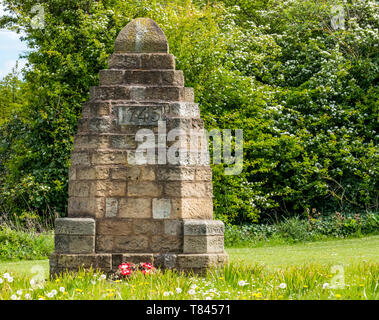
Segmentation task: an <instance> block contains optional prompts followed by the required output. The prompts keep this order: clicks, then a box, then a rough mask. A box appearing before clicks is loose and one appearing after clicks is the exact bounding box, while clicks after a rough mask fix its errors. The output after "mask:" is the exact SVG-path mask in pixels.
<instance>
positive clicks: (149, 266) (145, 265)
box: [142, 263, 154, 269]
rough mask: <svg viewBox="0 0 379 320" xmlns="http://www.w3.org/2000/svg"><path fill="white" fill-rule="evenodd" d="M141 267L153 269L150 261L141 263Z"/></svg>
mask: <svg viewBox="0 0 379 320" xmlns="http://www.w3.org/2000/svg"><path fill="white" fill-rule="evenodd" d="M142 267H144V268H146V269H153V268H154V267H153V265H152V264H151V263H144V264H143V265H142Z"/></svg>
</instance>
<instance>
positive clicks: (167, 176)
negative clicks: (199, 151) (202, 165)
mask: <svg viewBox="0 0 379 320" xmlns="http://www.w3.org/2000/svg"><path fill="white" fill-rule="evenodd" d="M158 180H161V181H185V180H190V181H191V180H195V169H194V168H191V167H178V166H160V167H159V168H158Z"/></svg>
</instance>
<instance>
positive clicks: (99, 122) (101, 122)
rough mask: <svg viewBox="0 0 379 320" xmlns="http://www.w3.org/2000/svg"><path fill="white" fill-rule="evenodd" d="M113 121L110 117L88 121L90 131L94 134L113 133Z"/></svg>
mask: <svg viewBox="0 0 379 320" xmlns="http://www.w3.org/2000/svg"><path fill="white" fill-rule="evenodd" d="M111 125H112V121H111V119H110V118H109V117H102V118H91V119H89V120H88V131H89V132H92V133H106V132H110V131H111Z"/></svg>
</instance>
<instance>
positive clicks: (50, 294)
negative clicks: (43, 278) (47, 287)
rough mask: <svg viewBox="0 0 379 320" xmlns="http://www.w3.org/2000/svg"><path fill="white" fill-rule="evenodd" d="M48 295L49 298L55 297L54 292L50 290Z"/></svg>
mask: <svg viewBox="0 0 379 320" xmlns="http://www.w3.org/2000/svg"><path fill="white" fill-rule="evenodd" d="M46 297H48V298H53V297H54V294H52V293H51V292H49V293H47V294H46Z"/></svg>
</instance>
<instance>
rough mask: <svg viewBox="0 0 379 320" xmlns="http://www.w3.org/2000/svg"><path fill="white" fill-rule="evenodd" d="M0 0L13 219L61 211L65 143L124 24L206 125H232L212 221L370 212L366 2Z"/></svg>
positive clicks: (373, 70)
mask: <svg viewBox="0 0 379 320" xmlns="http://www.w3.org/2000/svg"><path fill="white" fill-rule="evenodd" d="M41 3H42V4H43V6H44V11H45V15H44V22H45V27H44V28H43V29H33V28H32V26H31V19H32V18H33V15H32V14H31V13H30V12H31V9H32V7H33V5H35V2H34V1H25V0H22V1H21V0H6V1H5V4H6V5H7V7H8V9H9V10H11V12H13V13H14V14H15V16H13V17H8V18H2V19H1V20H0V21H1V22H0V24H1V25H2V26H5V27H8V28H13V29H15V30H21V29H22V30H23V32H24V34H25V37H24V38H25V41H27V43H28V45H29V46H30V47H31V48H32V51H31V52H30V53H29V54H28V55H27V59H28V65H27V67H28V68H27V69H26V70H25V74H24V77H25V87H24V88H23V91H22V95H23V96H24V98H23V100H24V103H23V104H24V107H23V111H22V113H15V116H14V117H12V118H11V119H10V120H9V121H7V122H6V123H5V124H3V125H2V126H1V129H0V131H1V132H0V135H1V136H0V138H1V146H0V154H1V158H2V162H1V166H0V203H1V204H2V206H3V211H5V212H10V213H12V214H16V215H19V216H23V215H33V214H37V215H40V216H44V217H47V216H48V217H51V216H53V215H54V214H59V215H64V214H65V211H66V204H67V176H68V167H69V155H70V151H71V148H72V142H73V141H72V136H73V134H74V133H75V131H76V123H77V120H78V118H79V117H80V115H81V104H82V103H83V102H84V101H86V100H87V99H88V92H89V87H90V86H93V85H97V83H98V72H99V70H101V69H104V68H106V67H107V58H108V56H109V54H110V53H112V51H113V45H114V40H115V38H116V36H117V34H118V32H119V31H120V30H121V28H122V27H123V26H125V25H126V24H127V23H128V22H129V21H131V20H132V19H133V18H136V17H141V16H144V17H150V18H152V19H153V20H155V21H156V22H157V23H158V24H159V25H160V26H161V27H162V29H163V30H164V32H165V33H166V36H167V38H168V41H169V45H170V52H171V53H173V54H174V55H175V57H176V62H177V69H181V70H183V71H184V74H185V78H186V86H192V87H194V89H195V97H196V99H197V102H199V104H200V107H201V112H202V117H203V118H204V119H205V122H206V126H207V128H208V129H212V128H230V129H243V130H244V170H243V172H242V173H241V174H240V175H237V176H226V175H224V165H214V166H213V173H214V207H215V213H216V216H217V217H218V218H220V219H222V220H224V221H225V222H227V223H243V222H247V221H257V220H258V218H261V219H267V218H268V217H272V216H291V215H296V214H301V213H303V212H305V209H306V208H309V207H317V208H318V209H319V210H321V211H323V212H325V213H328V212H333V211H335V210H347V211H354V210H357V211H363V210H371V211H375V210H377V208H378V192H377V190H378V185H377V176H378V169H377V168H378V166H377V161H378V148H377V139H378V137H377V131H376V130H377V120H378V118H377V117H378V116H377V115H378V96H379V90H378V87H377V83H378V65H379V63H378V62H379V61H378V57H379V55H378V46H377V43H378V21H379V19H378V6H377V4H376V3H375V2H373V1H368V0H354V1H350V2H349V3H348V4H344V8H345V29H342V30H334V29H333V28H332V26H331V18H332V17H333V11H332V9H333V6H334V5H335V2H334V1H327V0H325V1H320V2H319V1H308V0H302V1H300V0H295V1H280V0H271V1H263V0H260V1H248V0H238V1H237V0H224V1H200V0H198V1H195V0H194V1H189V0H187V1H181V0H172V1H147V0H138V1H137V0H131V1H122V0H101V1H85V0H81V1H71V0H63V1H61V0H59V1H58V0H45V1H42V2H41Z"/></svg>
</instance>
